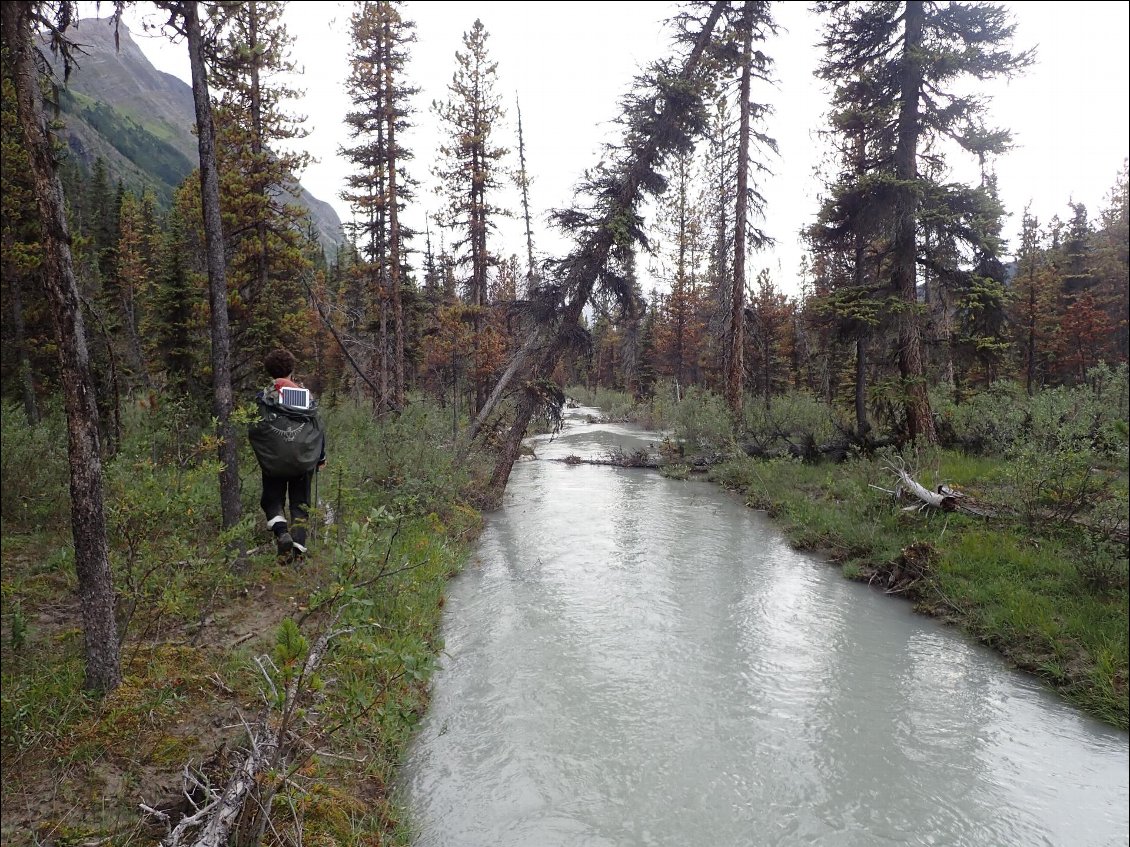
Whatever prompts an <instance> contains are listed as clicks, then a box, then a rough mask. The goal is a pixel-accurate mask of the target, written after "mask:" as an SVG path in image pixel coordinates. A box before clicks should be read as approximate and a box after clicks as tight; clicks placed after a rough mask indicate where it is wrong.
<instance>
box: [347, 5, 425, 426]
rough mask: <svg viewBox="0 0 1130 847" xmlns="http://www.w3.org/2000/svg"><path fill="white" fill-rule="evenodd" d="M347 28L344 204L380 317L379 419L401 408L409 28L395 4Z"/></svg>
mask: <svg viewBox="0 0 1130 847" xmlns="http://www.w3.org/2000/svg"><path fill="white" fill-rule="evenodd" d="M351 26H352V33H353V48H352V52H351V55H350V67H351V70H350V76H349V91H350V96H351V97H352V99H353V103H354V106H355V108H354V110H353V111H351V112H349V113H348V114H347V115H346V118H345V122H346V124H347V125H348V126H349V128H350V130H349V133H350V138H352V139H353V141H354V144H353V146H351V147H345V148H343V150H342V153H343V154H344V155H345V157H346V159H348V160H349V161H350V162H352V163H353V165H354V166H355V168H356V170H355V171H354V172H353V173H352V174H351V175H350V176H349V178H348V185H349V189H348V190H347V191H346V192H345V193H344V194H343V195H342V196H343V198H344V199H345V200H346V201H347V202H349V203H350V204H351V205H352V206H353V208H354V209H355V211H356V213H357V219H356V221H357V222H356V224H355V227H354V229H355V237H356V238H357V239H358V240H359V241H360V247H361V251H362V254H363V255H364V258H365V261H366V265H365V267H364V268H363V269H361V268H359V271H361V272H363V273H365V274H366V276H367V280H368V288H369V296H370V300H371V302H372V303H374V304H375V305H376V308H377V310H378V314H377V315H376V322H377V325H378V327H379V336H378V342H377V355H376V363H377V367H378V370H379V373H378V380H379V384H380V397H377V398H375V402H376V405H377V408H378V411H379V412H380V413H382V414H383V413H384V412H386V411H389V410H390V409H399V408H401V407H403V405H404V390H405V380H406V377H405V370H404V355H405V353H404V350H405V319H404V309H403V302H402V299H403V289H404V278H405V274H404V258H403V257H404V254H405V250H404V242H405V240H406V239H407V237H408V236H409V235H410V233H408V232H407V231H406V230H405V228H404V227H403V226H402V225H401V223H400V217H399V216H400V210H401V209H402V208H403V206H404V203H405V201H406V200H407V199H409V198H410V196H411V191H410V189H411V182H410V181H409V179H408V176H407V173H406V172H405V169H404V163H405V162H406V161H407V160H408V159H409V158H410V157H411V154H410V151H409V150H408V149H407V148H405V147H404V146H403V145H401V144H400V143H399V142H398V140H397V138H398V137H399V136H400V134H401V133H402V132H403V131H404V130H406V129H407V128H408V126H409V124H408V117H409V115H410V114H411V109H410V106H409V100H410V98H411V96H412V95H413V94H415V92H416V89H415V88H412V87H411V86H409V85H408V84H407V83H406V81H405V69H406V65H407V61H408V56H409V53H408V50H409V47H410V45H411V44H412V42H413V41H415V33H414V30H415V24H414V23H413V22H412V21H409V20H406V19H405V18H404V17H403V15H402V13H401V4H400V3H391V2H384V1H383V0H382V2H365V3H359V4H357V6H356V8H355V10H354V13H353V17H352V19H351ZM390 322H391V325H392V331H393V338H392V341H391V343H390V340H389V337H388V330H389V324H390ZM390 359H391V366H390ZM390 381H391V385H390Z"/></svg>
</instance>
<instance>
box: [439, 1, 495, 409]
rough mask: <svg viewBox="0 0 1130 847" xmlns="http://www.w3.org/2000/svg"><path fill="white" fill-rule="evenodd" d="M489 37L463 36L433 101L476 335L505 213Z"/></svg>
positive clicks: (442, 174) (475, 32)
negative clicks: (499, 220)
mask: <svg viewBox="0 0 1130 847" xmlns="http://www.w3.org/2000/svg"><path fill="white" fill-rule="evenodd" d="M487 38H488V33H487V31H486V28H485V27H484V26H483V23H482V21H480V20H476V21H475V23H474V25H473V26H472V27H471V29H470V30H469V31H468V32H465V33H464V34H463V48H464V50H463V51H456V53H455V63H456V69H455V73H454V75H453V76H452V79H451V82H450V83H449V85H448V93H449V97H448V100H446V101H445V102H438V101H433V103H432V108H433V109H434V110H435V112H436V114H437V115H438V116H439V118H440V120H441V121H442V123H443V126H444V128H445V130H446V132H447V141H446V142H445V143H443V144H441V145H440V150H439V152H440V157H441V161H440V163H439V164H438V165H437V166H436V167H435V168H434V173H435V176H436V178H437V179H438V180H439V181H440V183H441V184H442V185H443V186H444V188H445V191H446V193H447V209H446V213H445V217H446V223H447V224H448V225H449V226H452V227H454V228H455V229H457V230H459V231H461V232H462V235H461V236H460V237H459V238H458V239H457V240H456V241H455V242H454V244H453V245H452V246H453V248H454V250H456V251H459V252H460V255H461V256H462V257H463V260H464V261H466V262H469V263H470V266H471V268H470V278H469V279H468V280H467V295H468V297H467V301H468V303H469V305H470V306H471V307H472V308H473V310H474V311H473V315H474V322H475V323H474V328H475V335H476V338H477V336H478V335H479V334H480V333H481V332H482V331H483V329H484V327H485V326H486V310H487V273H488V270H489V268H490V267H492V266H493V265H495V264H496V263H497V257H496V256H494V255H493V254H492V253H491V252H490V250H489V233H490V231H491V230H493V229H494V228H495V222H494V219H495V217H496V216H498V215H500V214H504V213H505V212H504V210H503V209H501V208H500V207H498V206H496V205H495V204H494V203H493V202H492V200H491V195H492V193H493V192H495V191H497V190H498V189H499V188H501V185H502V181H501V173H500V168H501V166H500V162H501V159H502V158H503V156H505V155H506V154H507V152H508V151H507V150H506V148H504V147H501V146H497V145H496V144H495V143H494V142H493V141H492V136H493V135H494V134H495V133H496V132H497V130H498V125H499V124H500V123H501V121H502V119H503V117H504V116H505V112H504V111H503V108H502V101H501V99H500V98H499V96H498V94H497V93H496V91H495V86H496V80H497V65H496V63H495V62H493V61H491V59H490V55H489V53H488V51H487ZM485 388H486V387H485V383H482V382H477V383H476V385H475V410H476V411H479V410H481V409H482V408H483V405H484V400H485V396H486V391H485Z"/></svg>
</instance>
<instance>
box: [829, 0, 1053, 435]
mask: <svg viewBox="0 0 1130 847" xmlns="http://www.w3.org/2000/svg"><path fill="white" fill-rule="evenodd" d="M819 8H820V10H821V11H823V13H824V14H825V15H826V18H827V25H826V29H825V35H824V39H823V42H822V46H823V48H824V51H825V58H824V61H823V63H822V65H821V69H820V74H821V76H822V77H823V78H825V79H828V80H833V81H836V82H837V83H838V85H839V89H838V91H837V98H838V99H839V101H840V102H841V103H842V104H844V105H846V106H849V107H850V111H851V113H852V114H853V115H854V116H855V117H856V119H857V120H859V121H862V122H863V123H864V124H865V126H866V129H865V133H866V134H865V139H866V143H867V148H866V150H865V151H864V152H865V168H864V169H863V172H862V173H860V174H859V175H858V181H857V183H856V187H857V188H858V189H859V190H858V191H857V192H856V193H855V194H854V198H855V202H856V203H857V204H858V207H859V208H858V209H857V210H856V212H857V214H856V217H857V219H858V220H865V219H866V220H870V221H875V220H881V219H885V221H884V224H883V226H884V228H885V229H886V231H887V233H888V234H887V235H886V238H887V240H888V241H889V244H890V248H889V256H890V263H889V267H884V269H883V273H884V275H885V277H886V279H887V280H888V281H889V286H890V288H891V289H892V291H893V293H894V295H895V296H896V297H897V298H898V308H897V310H896V311H895V317H896V319H897V323H898V344H897V357H898V368H899V373H900V375H901V378H902V383H903V391H904V397H905V399H904V404H903V405H904V411H905V415H906V434H907V436H908V437H909V438H910V439H912V440H913V439H916V438H922V439H923V440H925V441H927V442H934V441H936V440H937V434H936V432H935V430H934V422H933V417H932V415H931V410H930V401H929V397H928V396H927V390H926V380H927V374H926V367H925V356H924V352H923V341H922V318H921V309H920V306H919V298H918V267H919V263H920V262H922V263H928V262H933V263H935V264H937V263H938V262H939V260H941V259H942V258H943V257H942V256H940V255H934V256H931V255H929V253H930V251H929V250H927V249H926V245H925V244H924V240H923V238H922V235H923V230H922V222H923V220H924V219H925V218H929V219H930V221H931V223H932V225H933V227H934V231H935V233H936V235H937V238H936V239H935V240H934V242H933V243H934V244H935V245H942V246H946V247H948V246H950V245H952V244H955V243H958V244H968V245H971V247H972V248H973V250H974V252H976V251H977V250H978V249H981V248H982V246H983V245H984V244H985V243H986V241H987V239H989V238H991V237H992V233H991V228H990V230H989V231H986V228H985V227H984V225H983V223H984V221H983V220H978V214H979V213H980V212H981V211H983V208H984V205H983V198H982V197H981V196H977V195H979V194H983V191H984V189H983V188H981V187H977V188H968V187H965V186H960V185H954V184H944V183H942V182H941V178H940V174H941V166H942V163H943V162H944V156H943V153H942V151H941V141H942V139H943V138H945V139H950V140H952V141H953V142H955V143H956V144H957V146H958V147H959V148H961V149H963V150H965V151H967V152H969V153H971V154H973V155H975V156H977V157H979V158H981V159H982V160H985V159H987V158H988V157H991V156H992V155H994V154H997V153H1000V152H1002V151H1003V150H1004V149H1005V148H1006V146H1007V143H1008V138H1009V136H1008V133H1007V132H1005V131H1001V130H993V129H989V128H987V127H986V126H985V124H984V114H985V111H986V104H985V102H984V101H983V100H982V98H980V97H978V96H977V95H976V94H962V93H957V92H958V90H959V87H960V86H959V84H960V82H961V81H963V80H966V79H969V78H973V79H987V78H990V77H993V76H997V75H1002V74H1005V75H1007V74H1012V73H1015V72H1016V71H1019V70H1020V69H1022V68H1023V67H1025V66H1026V65H1027V64H1028V63H1029V62H1030V61H1031V55H1030V54H1029V53H1020V54H1014V53H1012V52H1010V51H1009V50H1008V49H1007V47H1006V46H1005V45H1006V44H1007V42H1008V41H1009V40H1010V39H1011V37H1012V33H1013V27H1012V26H1011V25H1010V24H1009V22H1008V18H1007V15H1006V13H1005V11H1004V9H1003V7H1001V6H998V5H993V4H988V3H945V4H943V3H935V2H924V0H907V2H902V3H898V2H889V3H873V4H866V5H865V4H856V3H850V2H846V0H837V2H826V3H821V4H819ZM844 110H845V109H844V108H841V111H844ZM952 255H954V256H959V255H960V252H955V253H954V254H952Z"/></svg>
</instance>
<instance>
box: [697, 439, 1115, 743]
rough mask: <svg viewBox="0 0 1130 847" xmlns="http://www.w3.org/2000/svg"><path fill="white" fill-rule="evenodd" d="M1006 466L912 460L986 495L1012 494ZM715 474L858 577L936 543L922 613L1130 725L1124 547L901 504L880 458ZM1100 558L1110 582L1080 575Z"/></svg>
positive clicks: (957, 458) (735, 467) (765, 465)
mask: <svg viewBox="0 0 1130 847" xmlns="http://www.w3.org/2000/svg"><path fill="white" fill-rule="evenodd" d="M1010 472H1011V471H1010V469H1009V468H1008V467H1007V466H1006V463H1005V462H1003V461H1001V460H994V459H991V458H983V457H980V458H971V457H969V456H965V455H961V454H957V453H949V452H944V451H943V452H939V453H936V454H932V455H931V456H930V457H929V461H927V462H925V463H924V464H923V465H922V467H921V468H920V469H916V478H917V479H918V480H919V481H920V482H922V483H923V484H925V485H927V486H928V487H929V486H932V485H935V484H937V483H938V482H943V481H944V482H946V483H947V484H951V485H957V486H960V487H962V488H963V490H965V491H966V492H967V493H968V494H970V495H972V496H976V497H977V498H978V499H983V498H985V497H988V496H1000V495H1003V494H1006V493H1007V492H1006V491H1005V490H1004V489H1003V486H1004V485H1005V484H1006V482H1007V480H1008V479H1009V475H1010ZM712 478H713V479H714V480H715V481H717V482H719V483H721V484H723V485H725V486H727V487H730V488H733V489H736V490H738V491H740V492H742V494H743V495H744V497H745V499H746V501H747V503H749V504H750V505H751V506H753V507H755V508H763V509H766V510H767V511H768V512H769V513H770V514H771V515H772V516H774V517H775V518H777V519H778V520H780V521H781V523H782V524H783V527H784V529H785V531H786V533H787V534H788V536H789V538H790V540H791V541H792V543H793V544H795V545H796V546H798V547H801V548H805V549H813V550H820V551H823V552H825V553H827V554H828V555H829V556H830V557H831V558H832V559H833V560H834V561H836V562H838V563H839V564H841V566H842V567H843V570H844V574H845V575H846V576H849V577H851V578H854V579H864V580H868V579H871V578H872V577H873V576H874V575H875V574H876V573H883V574H886V573H888V572H889V571H890V570H891V568H892V566H893V565H894V564H895V563H897V562H898V561H899V558H900V556H901V555H902V551H904V550H905V549H907V548H908V547H910V546H911V545H916V544H928V545H930V546H931V548H932V549H934V550H935V551H937V557H936V560H935V562H934V565H933V568H932V570H931V572H930V575H929V577H928V579H926V580H925V581H924V582H923V583H922V584H919V585H917V586H916V587H915V590H914V592H913V597H914V598H915V601H916V604H917V607H918V608H919V609H920V610H922V611H924V612H927V613H930V614H935V615H938V616H941V617H943V618H945V619H947V620H950V621H952V622H953V623H955V624H957V625H958V626H960V627H961V628H962V629H964V630H965V631H966V632H968V633H969V634H971V635H972V636H973V637H975V638H977V639H979V640H980V641H982V642H984V643H986V644H989V645H991V646H993V647H995V648H996V649H998V650H999V651H1000V652H1001V653H1003V654H1004V655H1005V656H1006V657H1007V658H1008V659H1009V660H1010V661H1011V662H1013V663H1014V664H1015V665H1016V666H1017V667H1020V668H1023V669H1025V670H1028V671H1031V672H1033V673H1035V674H1037V675H1038V676H1040V677H1041V678H1042V679H1044V680H1046V681H1047V682H1048V684H1049V685H1051V686H1052V687H1054V688H1055V689H1056V690H1058V691H1060V692H1061V693H1062V694H1063V695H1064V696H1066V697H1067V698H1068V699H1070V700H1071V701H1072V702H1074V703H1076V704H1078V705H1079V706H1080V707H1081V708H1083V709H1085V710H1086V711H1088V712H1090V713H1091V714H1094V715H1096V716H1098V717H1100V718H1102V719H1103V720H1105V721H1107V722H1109V723H1112V724H1114V725H1115V726H1118V727H1121V728H1124V729H1125V728H1126V727H1127V716H1128V703H1127V685H1126V683H1127V666H1128V660H1127V652H1128V651H1127V626H1126V622H1127V619H1128V605H1127V588H1126V578H1125V574H1126V558H1125V556H1126V551H1125V548H1122V549H1121V553H1120V554H1119V553H1118V552H1117V549H1116V548H1111V547H1109V546H1102V545H1099V546H1096V545H1095V543H1094V541H1093V539H1092V538H1090V537H1089V536H1088V534H1087V533H1085V532H1084V531H1082V530H1081V529H1079V528H1077V527H1070V526H1069V527H1063V526H1056V525H1054V524H1052V523H1048V522H1045V523H1043V524H1037V525H1035V526H1031V527H1030V526H1028V525H1027V524H1026V523H1025V522H1024V521H1022V520H1018V519H1015V518H1002V519H998V520H988V519H984V518H980V517H974V516H970V515H964V514H945V513H940V512H933V513H931V512H929V511H923V512H918V511H912V512H906V511H903V510H902V507H903V506H904V505H906V503H905V501H904V502H898V503H896V502H895V501H893V499H892V497H891V496H890V495H889V494H886V493H884V492H883V491H880V490H877V489H876V488H873V487H871V486H878V487H881V488H891V487H893V485H892V477H891V473H890V471H889V468H887V467H886V466H885V465H884V464H883V463H882V462H881V461H873V460H867V459H859V460H855V461H851V462H846V463H844V464H841V465H823V464H822V465H808V464H803V463H800V462H797V461H791V460H774V461H767V462H766V461H755V460H752V459H747V458H739V459H734V460H732V461H730V462H727V463H726V464H724V465H721V466H719V467H718V468H716V469H715V470H714V472H713V474H712ZM1119 555H1120V556H1121V558H1120V559H1118V557H1119ZM1096 556H1100V557H1101V556H1108V557H1113V558H1112V559H1111V564H1112V567H1113V570H1114V572H1115V573H1116V574H1118V576H1117V577H1116V578H1115V579H1114V584H1112V585H1106V586H1101V587H1096V586H1094V585H1092V584H1089V583H1088V582H1087V580H1086V579H1085V578H1084V576H1083V575H1082V574H1083V568H1084V566H1085V563H1086V562H1087V561H1090V560H1094V558H1095V557H1096Z"/></svg>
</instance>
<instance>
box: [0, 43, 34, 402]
mask: <svg viewBox="0 0 1130 847" xmlns="http://www.w3.org/2000/svg"><path fill="white" fill-rule="evenodd" d="M0 71H2V73H0V83H2V85H3V91H2V96H0V120H2V121H3V123H2V126H0V144H2V145H3V148H2V152H0V158H2V159H3V162H4V166H3V167H2V168H0V245H2V249H0V271H2V273H0V282H2V284H3V287H4V295H3V300H4V305H5V306H6V307H7V308H6V310H5V311H6V314H5V316H4V317H5V325H4V330H5V331H4V337H5V338H7V339H10V343H6V344H4V345H3V346H2V347H0V351H2V353H3V362H4V384H5V388H7V386H8V384H9V381H10V380H14V381H16V382H17V383H18V384H19V394H20V398H21V400H22V401H23V407H24V414H25V415H26V416H27V420H28V423H30V424H35V423H38V422H39V401H38V398H37V397H36V392H35V377H36V374H35V371H34V368H33V365H32V355H31V344H32V335H33V328H32V327H29V325H28V324H29V317H30V313H31V312H32V311H33V310H34V303H38V302H39V301H41V300H42V295H41V294H40V293H39V291H40V289H41V288H42V284H41V282H40V279H39V274H40V273H41V267H42V264H43V243H42V242H43V234H42V232H41V229H40V225H39V213H38V211H37V209H36V198H35V183H34V181H33V179H32V175H31V170H30V165H29V164H28V157H27V151H26V149H25V141H24V137H23V130H22V129H21V127H20V120H19V116H18V115H17V114H16V90H15V87H14V86H13V84H12V77H11V70H10V63H9V60H8V52H7V49H5V50H4V52H3V56H2V57H0ZM12 358H14V360H15V361H14V362H13V361H11V359H12ZM5 393H7V391H5Z"/></svg>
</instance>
